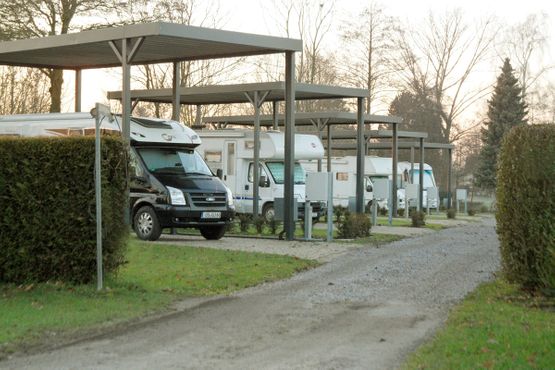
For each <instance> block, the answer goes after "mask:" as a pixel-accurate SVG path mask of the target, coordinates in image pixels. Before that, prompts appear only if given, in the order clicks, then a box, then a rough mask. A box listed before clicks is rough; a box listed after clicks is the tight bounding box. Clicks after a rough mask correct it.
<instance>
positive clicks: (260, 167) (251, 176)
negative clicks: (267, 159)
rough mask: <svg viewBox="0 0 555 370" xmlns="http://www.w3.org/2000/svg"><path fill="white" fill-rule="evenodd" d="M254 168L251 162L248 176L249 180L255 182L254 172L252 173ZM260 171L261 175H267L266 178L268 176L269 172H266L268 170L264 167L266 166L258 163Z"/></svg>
mask: <svg viewBox="0 0 555 370" xmlns="http://www.w3.org/2000/svg"><path fill="white" fill-rule="evenodd" d="M252 169H253V164H252V163H249V176H248V181H249V182H253V174H252ZM258 171H259V172H258V173H259V174H260V176H265V177H266V178H268V174H266V170H265V169H264V167H262V166H261V165H258Z"/></svg>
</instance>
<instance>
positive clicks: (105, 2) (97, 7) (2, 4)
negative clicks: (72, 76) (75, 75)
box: [0, 0, 116, 112]
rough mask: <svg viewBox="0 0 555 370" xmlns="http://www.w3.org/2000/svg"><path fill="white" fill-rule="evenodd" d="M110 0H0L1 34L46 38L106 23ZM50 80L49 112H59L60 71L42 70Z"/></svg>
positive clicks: (7, 37) (9, 38)
mask: <svg viewBox="0 0 555 370" xmlns="http://www.w3.org/2000/svg"><path fill="white" fill-rule="evenodd" d="M115 6H116V3H115V2H114V1H109V0H18V1H13V0H0V35H2V36H1V37H2V39H3V40H14V39H22V38H33V37H45V36H53V35H59V34H66V33H70V32H75V31H79V30H82V29H87V28H94V27H98V26H99V23H97V22H98V21H100V23H101V24H106V23H107V21H106V17H105V14H106V13H109V12H111V11H112V10H113V9H115ZM42 71H43V73H44V74H45V75H46V76H47V77H48V78H49V79H50V89H49V92H50V97H51V104H50V111H51V112H59V111H60V108H61V95H62V84H63V71H62V70H59V69H43V70H42Z"/></svg>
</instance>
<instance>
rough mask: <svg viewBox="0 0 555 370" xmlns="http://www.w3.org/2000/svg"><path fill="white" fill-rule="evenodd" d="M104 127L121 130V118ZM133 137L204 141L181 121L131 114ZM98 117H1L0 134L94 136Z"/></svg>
mask: <svg viewBox="0 0 555 370" xmlns="http://www.w3.org/2000/svg"><path fill="white" fill-rule="evenodd" d="M100 127H101V129H102V130H107V131H118V132H119V131H121V117H120V116H114V120H113V121H111V122H110V121H109V120H108V119H107V118H104V119H103V121H102V122H101V126H100ZM130 131H131V140H133V141H136V142H145V143H146V142H148V143H164V144H167V143H172V144H185V145H192V146H197V145H199V144H201V140H200V137H199V136H198V135H197V134H196V132H195V131H193V130H191V129H190V128H188V127H186V126H183V125H181V124H180V123H179V122H176V121H170V120H164V119H160V118H142V117H131V130H130ZM94 132H95V119H94V118H93V117H92V116H91V114H90V113H43V114H20V115H13V116H0V136H5V135H9V136H82V135H94Z"/></svg>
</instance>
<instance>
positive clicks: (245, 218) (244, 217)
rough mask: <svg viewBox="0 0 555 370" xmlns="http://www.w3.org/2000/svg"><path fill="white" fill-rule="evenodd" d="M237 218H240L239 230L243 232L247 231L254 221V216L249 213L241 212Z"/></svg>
mask: <svg viewBox="0 0 555 370" xmlns="http://www.w3.org/2000/svg"><path fill="white" fill-rule="evenodd" d="M237 218H238V219H239V230H241V232H243V233H244V232H246V231H247V230H248V229H249V226H250V224H251V222H252V216H251V215H249V214H247V213H239V214H238V215H237Z"/></svg>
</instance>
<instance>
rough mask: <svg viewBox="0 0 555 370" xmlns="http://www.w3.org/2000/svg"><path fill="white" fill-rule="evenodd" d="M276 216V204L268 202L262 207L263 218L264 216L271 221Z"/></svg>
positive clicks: (267, 220)
mask: <svg viewBox="0 0 555 370" xmlns="http://www.w3.org/2000/svg"><path fill="white" fill-rule="evenodd" d="M275 216H276V211H275V209H274V204H273V203H266V204H265V205H264V207H263V208H262V218H264V220H265V221H266V222H270V221H272V220H273V219H274V217H275Z"/></svg>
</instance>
